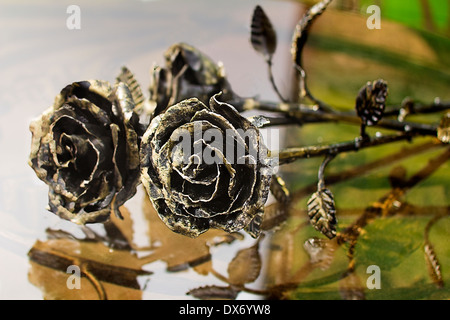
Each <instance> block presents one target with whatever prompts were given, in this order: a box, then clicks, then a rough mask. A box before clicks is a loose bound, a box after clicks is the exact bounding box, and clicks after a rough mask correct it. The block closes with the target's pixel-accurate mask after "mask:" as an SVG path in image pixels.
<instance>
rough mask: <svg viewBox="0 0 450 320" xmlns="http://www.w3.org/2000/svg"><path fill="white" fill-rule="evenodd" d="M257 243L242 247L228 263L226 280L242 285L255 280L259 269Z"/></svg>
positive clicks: (259, 258) (259, 261)
mask: <svg viewBox="0 0 450 320" xmlns="http://www.w3.org/2000/svg"><path fill="white" fill-rule="evenodd" d="M258 247H259V246H258V243H256V244H255V245H254V246H251V247H250V248H246V249H242V250H240V251H238V252H237V254H236V256H235V257H234V258H233V260H232V261H231V262H230V264H229V265H228V281H229V283H230V284H234V285H242V284H244V283H249V282H253V281H255V280H256V279H257V278H258V276H259V273H260V271H261V257H260V255H259V251H258Z"/></svg>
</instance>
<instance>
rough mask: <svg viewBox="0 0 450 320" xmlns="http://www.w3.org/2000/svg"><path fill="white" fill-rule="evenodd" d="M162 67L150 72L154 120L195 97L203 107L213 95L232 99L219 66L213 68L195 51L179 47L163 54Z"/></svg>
mask: <svg viewBox="0 0 450 320" xmlns="http://www.w3.org/2000/svg"><path fill="white" fill-rule="evenodd" d="M164 58H165V64H166V65H165V67H164V68H161V67H155V68H154V70H153V71H152V72H151V84H150V88H149V91H150V101H152V102H154V103H156V107H155V110H154V113H153V117H155V116H157V115H158V114H160V113H162V112H163V111H164V110H165V109H167V108H168V107H169V106H172V105H174V104H175V103H178V102H180V101H182V100H184V99H188V98H191V97H197V98H198V99H199V100H200V101H202V102H203V103H204V104H207V103H208V102H209V99H210V98H211V97H212V96H213V95H214V94H216V93H219V92H222V99H223V100H226V101H229V100H231V99H234V98H235V95H234V93H233V91H232V90H231V86H230V84H229V83H228V81H227V79H226V77H225V71H224V68H223V65H222V64H220V63H219V64H216V63H215V62H214V61H212V60H211V59H210V58H209V57H208V56H206V55H205V54H203V53H202V52H200V51H199V50H197V49H196V48H194V47H192V46H190V45H188V44H185V43H178V44H174V45H172V46H171V47H170V48H169V49H167V51H166V52H165V53H164Z"/></svg>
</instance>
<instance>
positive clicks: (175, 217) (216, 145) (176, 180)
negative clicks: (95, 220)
mask: <svg viewBox="0 0 450 320" xmlns="http://www.w3.org/2000/svg"><path fill="white" fill-rule="evenodd" d="M209 105H210V106H209V107H207V106H206V105H204V104H203V103H202V102H201V101H199V100H198V99H197V98H192V99H187V100H183V101H182V102H180V103H178V104H176V105H174V106H172V107H170V108H168V109H167V110H166V112H165V113H163V114H160V115H159V116H157V117H156V118H154V119H153V120H152V121H151V123H150V125H149V127H148V129H147V131H146V133H145V134H144V136H143V138H142V143H141V151H140V152H141V172H142V176H141V179H142V183H143V185H144V186H145V188H146V189H147V192H148V194H149V197H150V199H151V201H152V203H153V205H154V207H155V208H156V210H157V212H158V214H159V216H160V218H161V219H162V220H163V221H164V223H165V224H166V225H167V226H168V227H169V228H170V229H172V230H173V231H175V232H177V233H181V234H184V235H187V236H190V237H196V236H198V235H200V234H201V233H203V232H205V231H207V230H208V229H209V228H217V229H222V230H225V231H227V232H235V231H238V230H241V229H243V228H246V230H247V231H248V232H249V233H250V234H251V235H252V236H253V237H257V236H258V234H259V226H260V223H261V221H262V217H263V207H264V204H265V202H266V200H267V196H268V192H269V185H270V179H271V173H272V170H271V163H270V158H268V150H267V148H266V146H265V145H264V144H263V142H262V139H261V137H260V133H259V131H258V129H257V128H256V127H254V126H253V125H252V124H251V123H250V121H248V120H247V119H245V118H243V117H242V116H241V115H240V114H239V113H238V112H237V111H236V110H235V109H234V108H233V107H232V106H231V105H229V104H227V103H223V102H219V101H218V100H217V95H215V96H213V97H212V98H211V100H210V103H209Z"/></svg>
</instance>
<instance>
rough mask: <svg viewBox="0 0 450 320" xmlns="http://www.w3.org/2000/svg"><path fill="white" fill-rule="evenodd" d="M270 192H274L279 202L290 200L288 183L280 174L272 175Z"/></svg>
mask: <svg viewBox="0 0 450 320" xmlns="http://www.w3.org/2000/svg"><path fill="white" fill-rule="evenodd" d="M270 192H272V194H273V196H274V197H275V199H277V201H278V202H281V203H287V202H289V199H290V196H289V190H288V189H287V187H286V183H285V182H284V180H283V179H282V178H281V177H280V176H279V175H273V176H272V180H270Z"/></svg>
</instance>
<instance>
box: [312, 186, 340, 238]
mask: <svg viewBox="0 0 450 320" xmlns="http://www.w3.org/2000/svg"><path fill="white" fill-rule="evenodd" d="M308 216H309V218H310V221H311V224H312V225H313V226H314V228H315V229H316V230H317V231H320V232H322V233H323V234H324V235H325V236H327V237H328V238H329V239H332V238H334V237H335V236H336V225H337V220H336V209H335V204H334V197H333V194H332V193H331V191H330V190H329V189H321V190H318V191H317V192H315V193H314V194H313V195H312V196H311V198H310V199H309V200H308Z"/></svg>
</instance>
